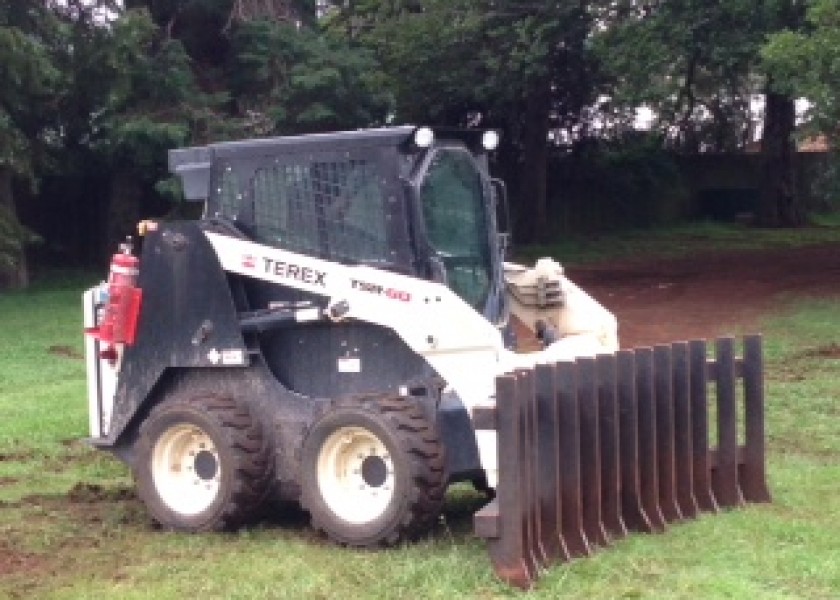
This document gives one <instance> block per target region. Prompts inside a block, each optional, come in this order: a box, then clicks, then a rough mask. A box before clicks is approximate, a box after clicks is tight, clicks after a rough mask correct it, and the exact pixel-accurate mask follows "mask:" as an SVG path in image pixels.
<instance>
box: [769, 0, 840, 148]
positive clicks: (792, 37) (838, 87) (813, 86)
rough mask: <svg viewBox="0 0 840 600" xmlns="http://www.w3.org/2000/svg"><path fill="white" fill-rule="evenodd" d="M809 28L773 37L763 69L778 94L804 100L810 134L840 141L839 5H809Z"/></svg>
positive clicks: (830, 1)
mask: <svg viewBox="0 0 840 600" xmlns="http://www.w3.org/2000/svg"><path fill="white" fill-rule="evenodd" d="M806 21H807V27H806V28H804V29H801V30H785V31H780V32H777V33H775V34H773V35H771V36H770V38H769V40H768V43H767V45H766V46H765V47H764V48H763V49H762V59H763V61H764V66H765V68H766V69H767V71H768V72H769V73H770V74H771V76H772V78H773V86H774V88H775V89H777V90H778V91H780V92H782V93H785V94H788V95H791V96H795V97H805V98H807V100H808V101H809V103H810V105H809V108H808V111H807V114H806V117H807V119H808V121H809V126H810V127H809V129H808V131H809V133H812V134H813V133H815V132H820V133H823V134H825V135H827V136H828V137H829V138H831V139H833V140H838V139H840V129H839V128H838V127H837V123H838V121H840V1H838V0H814V1H812V2H810V3H808V11H807V14H806Z"/></svg>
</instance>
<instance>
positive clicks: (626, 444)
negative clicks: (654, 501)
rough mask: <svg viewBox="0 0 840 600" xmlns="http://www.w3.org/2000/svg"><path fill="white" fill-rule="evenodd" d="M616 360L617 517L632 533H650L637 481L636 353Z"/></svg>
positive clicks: (622, 352) (620, 354)
mask: <svg viewBox="0 0 840 600" xmlns="http://www.w3.org/2000/svg"><path fill="white" fill-rule="evenodd" d="M617 357H618V419H619V428H618V437H619V448H620V450H619V461H620V470H621V515H622V517H623V520H624V523H625V524H626V525H627V527H628V528H630V529H631V530H633V531H643V532H645V533H651V532H653V527H652V525H651V523H650V519H648V516H647V514H646V513H645V510H644V507H643V506H642V491H641V484H640V481H639V409H638V405H637V402H636V353H635V352H633V351H632V350H620V351H619V352H618V354H617Z"/></svg>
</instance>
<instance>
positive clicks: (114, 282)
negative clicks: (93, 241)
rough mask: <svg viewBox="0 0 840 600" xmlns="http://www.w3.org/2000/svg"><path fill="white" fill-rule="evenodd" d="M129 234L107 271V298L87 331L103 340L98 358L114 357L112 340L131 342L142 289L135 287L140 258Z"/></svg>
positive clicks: (119, 342) (115, 354) (114, 341)
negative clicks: (98, 315) (96, 325)
mask: <svg viewBox="0 0 840 600" xmlns="http://www.w3.org/2000/svg"><path fill="white" fill-rule="evenodd" d="M133 251H134V245H133V243H132V241H131V238H128V239H127V240H126V241H125V242H123V243H122V244H120V246H119V251H118V252H117V253H116V254H114V256H112V257H111V267H110V269H109V271H108V300H107V303H106V305H105V310H104V314H103V316H102V320H101V321H100V322H99V326H98V327H96V328H94V329H92V330H89V331H88V333H89V334H91V335H92V336H94V337H95V338H96V339H98V340H99V341H100V342H103V343H104V344H105V347H104V349H103V350H102V351H101V352H100V356H101V357H102V358H107V359H109V360H112V361H114V360H116V358H117V350H116V344H126V345H129V346H130V345H132V344H133V343H134V338H135V335H136V333H137V320H138V318H139V316H140V302H141V299H142V295H143V293H142V290H140V289H139V288H138V287H137V285H136V284H137V274H138V272H139V267H140V259H139V258H137V257H136V256H134V254H133Z"/></svg>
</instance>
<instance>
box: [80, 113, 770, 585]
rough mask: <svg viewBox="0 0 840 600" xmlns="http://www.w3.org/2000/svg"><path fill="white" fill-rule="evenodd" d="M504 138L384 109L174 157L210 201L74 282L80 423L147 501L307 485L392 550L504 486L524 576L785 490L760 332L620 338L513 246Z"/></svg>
mask: <svg viewBox="0 0 840 600" xmlns="http://www.w3.org/2000/svg"><path fill="white" fill-rule="evenodd" d="M498 141H499V136H498V133H497V132H495V131H475V130H470V131H461V130H445V129H431V128H428V127H419V128H417V127H390V128H382V129H372V130H361V131H353V132H342V133H334V134H316V135H305V136H295V137H280V138H271V139H253V140H244V141H236V142H224V143H217V144H210V145H207V146H201V147H192V148H184V149H179V150H173V151H171V152H170V154H169V165H170V169H171V171H172V172H173V173H174V174H175V175H177V176H179V177H180V181H181V183H182V185H183V189H184V194H185V197H186V199H187V200H188V201H195V202H200V203H202V206H203V214H202V216H201V218H200V219H197V220H193V221H181V222H144V223H141V224H140V234H141V237H140V240H139V244H138V245H139V246H140V248H139V249H138V248H135V244H133V243H132V242H131V241H130V240H129V241H127V242H126V243H125V244H123V245H121V246H120V248H119V250H118V252H117V254H115V256H114V257H113V259H112V262H111V268H110V272H109V276H108V280H107V281H106V282H103V283H102V284H100V285H98V286H95V287H93V288H91V289H90V290H88V291H86V292H85V293H84V295H83V309H84V320H85V327H86V332H87V335H86V363H87V373H88V383H89V385H88V400H89V414H90V433H91V437H90V442H91V443H92V444H93V445H94V446H96V447H98V448H101V449H103V450H107V451H110V452H112V453H113V454H115V455H116V456H117V457H119V458H120V459H121V460H123V461H124V462H125V463H127V465H128V466H129V467H130V468H131V471H132V473H133V475H134V478H135V481H136V485H137V490H138V494H139V496H140V498H141V499H142V500H143V502H144V503H145V505H146V507H147V508H148V511H149V513H150V514H151V515H152V517H153V518H154V519H155V520H156V521H157V522H159V523H160V524H161V525H162V526H163V527H165V528H168V529H173V530H179V531H186V532H201V531H210V530H223V529H232V528H236V527H239V526H241V525H243V524H246V523H248V522H250V521H252V520H254V519H256V518H259V516H260V515H264V514H265V510H267V507H270V506H276V505H277V503H278V501H290V502H297V503H299V504H300V506H301V507H302V508H304V509H305V510H306V511H308V512H309V514H310V515H311V522H312V525H313V527H315V528H316V529H318V530H320V531H322V532H324V533H325V534H326V535H327V536H328V537H329V538H331V539H333V540H334V541H336V542H338V543H340V544H344V545H349V546H356V547H376V546H388V545H393V544H396V543H398V542H400V541H403V540H411V539H415V538H417V537H419V536H421V535H423V534H425V533H427V532H428V531H429V530H430V529H432V528H433V527H434V526H435V524H436V523H437V522H438V519H439V515H440V511H441V507H442V504H443V499H444V493H445V491H446V489H447V487H448V486H449V485H450V484H452V483H455V482H462V481H466V482H472V483H473V484H474V485H475V486H477V487H478V488H480V489H482V490H486V491H488V493H489V494H490V495H491V496H495V499H494V500H493V501H492V502H491V503H490V504H488V505H487V506H486V507H485V508H483V509H481V510H480V511H479V512H478V513H477V514H476V516H475V529H476V533H477V534H478V535H479V536H482V537H485V538H487V539H488V544H489V547H490V553H491V558H492V560H493V564H494V567H495V569H496V571H497V573H498V574H499V575H500V576H501V577H502V578H503V579H505V580H506V581H509V582H511V583H513V584H515V585H519V586H521V587H529V586H530V585H532V584H533V583H534V581H535V580H536V579H537V577H538V575H539V573H540V572H541V570H542V569H543V568H545V567H546V566H548V565H549V564H551V563H552V562H554V561H558V560H564V559H569V558H572V557H575V556H582V555H585V554H587V553H589V552H591V551H592V549H593V548H594V547H595V546H602V545H606V544H607V543H609V541H610V540H611V539H613V538H615V537H617V536H621V535H623V534H624V533H625V532H626V531H627V530H628V529H630V530H641V531H660V530H662V529H664V527H665V523H666V522H673V521H677V520H679V519H682V518H690V517H692V516H694V515H695V514H696V513H697V511H698V510H701V509H702V510H716V509H717V508H718V507H720V506H735V505H738V504H740V503H741V502H743V501H745V500H749V501H765V500H768V499H769V494H768V493H767V489H766V484H765V481H764V479H765V478H764V471H763V465H764V456H763V439H764V434H763V421H762V419H763V408H762V400H763V399H762V396H761V390H762V382H761V351H760V340H759V339H758V338H750V339H749V340H748V341H747V356H746V357H745V358H744V359H736V358H735V357H734V355H733V349H732V348H733V345H732V343H731V340H723V341H721V342H719V343H718V355H717V358H716V361H714V362H710V361H708V359H707V358H706V351H705V346H703V345H702V342H692V343H690V344H687V345H685V344H682V345H681V344H676V345H674V346H668V347H661V348H660V347H658V348H656V349H654V350H649V349H647V350H642V349H638V350H633V351H626V350H621V351H619V345H618V336H617V324H616V320H615V318H614V316H613V315H612V314H611V313H610V312H609V311H607V310H606V309H605V308H604V307H602V306H601V305H600V304H598V303H597V302H596V301H595V300H594V299H592V298H591V297H590V296H589V295H587V294H586V293H585V292H584V291H583V290H581V289H580V288H578V287H577V286H576V285H575V284H574V283H572V282H571V281H569V280H568V279H567V278H566V277H565V275H564V273H563V269H562V268H561V267H560V265H558V264H557V263H556V262H554V261H553V260H551V259H541V260H539V261H537V263H536V265H535V266H534V267H532V268H526V267H522V266H518V265H513V264H510V263H506V262H505V260H504V259H505V251H506V246H507V240H508V237H507V234H506V233H504V232H503V231H501V230H502V229H503V227H501V226H500V222H501V221H505V220H506V214H507V210H506V209H507V206H506V204H507V201H506V198H505V188H504V185H503V184H502V183H501V182H500V181H498V180H495V179H493V178H491V177H490V175H489V172H488V154H489V153H490V152H492V151H493V149H494V148H495V147H496V146H497V144H498ZM514 320H518V321H519V322H520V324H524V325H525V326H527V328H528V330H529V332H530V333H529V334H528V336H525V337H530V338H531V339H522V337H523V336H521V335H520V336H519V337H520V339H519V340H517V339H516V336H515V335H514V334H513V327H512V324H513V322H514ZM517 341H518V342H519V344H517ZM518 345H519V346H530V347H536V348H537V349H536V350H534V351H531V352H522V351H518V350H517V347H518ZM738 377H742V378H743V379H744V382H745V386H746V389H747V393H746V395H745V396H746V409H745V411H739V410H738V408H737V406H736V401H737V398H736V395H735V381H736V379H737V378H738ZM711 380H714V381H716V382H717V390H718V391H717V410H716V414H717V422H716V429H717V434H718V436H719V438H720V442H719V447H718V448H717V449H710V448H709V433H708V430H709V424H708V420H709V413H708V402H707V398H706V396H707V387H708V385H707V383H708V381H711ZM741 412H743V413H744V414H745V415H746V435H745V436H743V435H742V436H740V437H741V438H743V437H745V438H746V444H745V446H744V447H741V446H739V443H740V438H739V434H738V430H737V428H738V419H737V415H738V414H740V413H741Z"/></svg>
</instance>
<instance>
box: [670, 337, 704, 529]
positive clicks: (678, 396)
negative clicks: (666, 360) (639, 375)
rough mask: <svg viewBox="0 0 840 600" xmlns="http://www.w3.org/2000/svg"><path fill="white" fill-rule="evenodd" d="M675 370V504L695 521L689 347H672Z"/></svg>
mask: <svg viewBox="0 0 840 600" xmlns="http://www.w3.org/2000/svg"><path fill="white" fill-rule="evenodd" d="M671 357H672V367H673V371H674V379H673V383H674V389H673V394H674V446H675V449H674V458H675V470H676V477H677V481H676V486H677V502H678V503H679V506H680V512H681V513H682V515H683V516H684V517H686V518H690V519H693V518H696V517H697V515H698V513H699V512H700V508H699V507H698V506H697V498H695V497H694V464H693V461H692V452H691V402H690V393H689V389H690V385H691V379H690V372H689V367H690V365H689V358H688V344H687V343H686V342H676V343H674V344H673V345H672V346H671Z"/></svg>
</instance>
